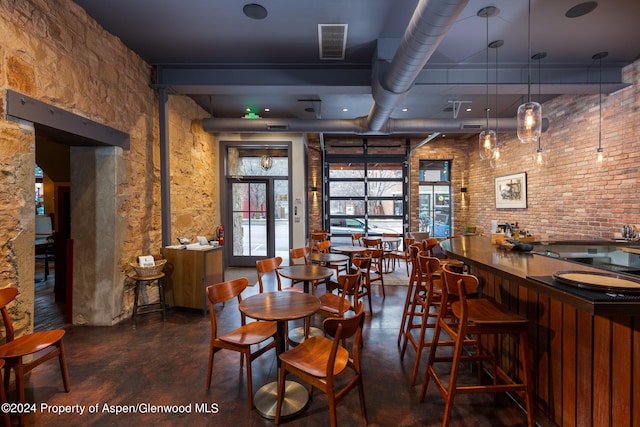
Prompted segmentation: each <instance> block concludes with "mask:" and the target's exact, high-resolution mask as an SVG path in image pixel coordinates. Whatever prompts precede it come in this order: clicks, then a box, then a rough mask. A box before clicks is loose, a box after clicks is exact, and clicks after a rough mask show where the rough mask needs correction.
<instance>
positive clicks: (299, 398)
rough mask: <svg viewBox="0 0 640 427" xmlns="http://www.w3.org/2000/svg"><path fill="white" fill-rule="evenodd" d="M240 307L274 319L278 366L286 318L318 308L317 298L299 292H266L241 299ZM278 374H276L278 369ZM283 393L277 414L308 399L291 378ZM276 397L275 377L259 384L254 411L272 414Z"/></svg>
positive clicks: (299, 406) (249, 313) (300, 406)
mask: <svg viewBox="0 0 640 427" xmlns="http://www.w3.org/2000/svg"><path fill="white" fill-rule="evenodd" d="M239 308H240V311H241V312H242V313H244V314H245V315H246V316H249V317H251V318H253V319H259V320H268V321H275V322H276V323H277V333H276V354H277V355H278V356H277V364H278V369H279V368H280V357H279V356H280V354H282V353H283V352H284V351H285V341H286V337H285V325H286V322H287V321H289V320H296V319H300V318H303V317H307V316H311V315H312V314H313V313H315V312H316V311H318V309H319V308H320V300H319V299H318V298H316V297H315V296H313V295H309V294H306V293H302V292H266V293H263V294H257V295H252V296H250V297H248V298H245V299H243V300H242V302H241V303H240V305H239ZM277 375H278V378H279V377H280V374H279V372H278V374H277ZM284 393H285V396H284V400H283V402H282V409H281V411H280V416H281V417H290V416H293V415H296V414H298V413H299V412H301V411H302V410H303V409H304V408H305V407H306V406H307V403H308V402H309V393H308V391H307V389H306V387H305V386H303V385H302V384H300V383H298V382H295V381H287V382H286V383H285V391H284ZM277 399H278V381H277V380H276V381H274V382H271V383H268V384H265V385H263V386H262V387H261V388H260V389H259V390H258V391H257V392H256V395H255V398H254V403H255V406H256V411H257V412H258V413H259V414H260V415H262V416H263V417H265V418H271V419H273V418H275V416H276V403H277Z"/></svg>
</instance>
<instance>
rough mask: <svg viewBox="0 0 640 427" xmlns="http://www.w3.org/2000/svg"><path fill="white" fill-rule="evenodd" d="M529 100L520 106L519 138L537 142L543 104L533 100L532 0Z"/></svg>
mask: <svg viewBox="0 0 640 427" xmlns="http://www.w3.org/2000/svg"><path fill="white" fill-rule="evenodd" d="M527 80H528V81H527V102H525V103H524V104H522V105H520V107H518V139H519V140H520V142H522V143H531V142H536V141H537V140H538V138H539V137H540V134H542V106H541V105H540V104H539V103H537V102H533V101H531V0H529V14H528V56H527Z"/></svg>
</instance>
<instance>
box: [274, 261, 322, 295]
mask: <svg viewBox="0 0 640 427" xmlns="http://www.w3.org/2000/svg"><path fill="white" fill-rule="evenodd" d="M278 274H280V275H281V276H282V277H286V278H287V279H291V280H302V281H303V284H304V291H305V292H306V293H309V283H310V282H311V281H312V280H323V279H328V278H329V277H331V276H332V275H333V270H332V269H330V268H328V267H320V266H318V265H303V264H300V265H290V266H286V267H280V268H278Z"/></svg>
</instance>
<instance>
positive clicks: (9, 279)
mask: <svg viewBox="0 0 640 427" xmlns="http://www.w3.org/2000/svg"><path fill="white" fill-rule="evenodd" d="M150 75H151V67H150V66H149V64H147V63H145V62H144V61H143V60H142V59H141V58H140V57H138V56H137V55H136V54H134V53H133V52H131V51H130V50H129V49H127V47H126V46H124V44H122V43H121V42H120V40H119V39H117V38H116V37H113V36H112V35H110V34H109V33H107V32H106V31H105V30H104V29H102V28H101V27H100V26H99V25H97V23H96V22H95V21H93V20H92V19H91V18H90V17H88V16H87V15H86V14H85V12H84V10H83V9H82V8H80V7H78V6H77V5H76V4H75V3H74V2H72V1H70V0H60V1H55V2H50V1H47V0H5V1H3V2H1V3H0V89H2V91H1V93H0V101H1V102H0V109H2V110H1V111H0V113H2V114H0V172H1V173H2V180H0V203H2V206H3V207H2V212H1V214H0V286H17V287H18V288H20V296H19V301H18V304H16V305H15V306H14V307H13V308H12V311H13V313H14V315H15V316H16V317H20V318H21V324H20V325H19V328H20V329H26V330H29V329H31V328H32V326H33V319H32V314H33V291H34V289H33V287H34V280H33V279H34V261H33V259H34V248H33V241H34V214H35V212H34V211H35V210H34V206H33V188H34V183H35V179H34V165H35V154H34V153H35V138H36V135H35V131H34V128H33V126H31V125H30V124H28V123H17V122H14V121H10V120H7V119H6V117H5V111H4V106H5V93H6V92H5V91H6V89H12V90H15V91H16V92H19V93H23V94H25V95H28V96H30V97H33V98H36V99H38V100H40V101H42V102H45V103H47V104H51V105H54V106H56V107H59V108H62V109H64V110H67V111H69V112H72V113H75V114H77V115H80V116H83V117H87V118H89V119H92V120H95V121H97V122H99V123H103V124H105V125H107V126H110V127H113V128H115V129H118V130H120V131H123V132H126V133H128V134H129V135H130V141H131V149H130V150H129V151H125V152H124V153H123V154H122V157H123V160H124V163H125V169H126V174H125V175H126V176H125V179H124V181H122V182H118V190H117V194H118V197H119V198H120V199H121V200H122V201H123V202H122V203H121V204H120V205H119V208H118V209H119V211H118V212H117V213H116V214H117V215H118V217H119V218H122V219H123V220H124V223H125V226H124V228H125V232H124V233H122V236H123V237H122V241H121V242H119V245H120V246H121V248H122V250H121V253H122V255H121V259H119V260H118V261H116V265H115V268H116V269H119V270H120V273H119V274H118V275H117V278H116V279H115V281H117V282H120V283H113V289H114V290H113V293H117V291H115V290H116V289H121V288H122V286H123V283H122V282H124V281H125V280H126V277H125V276H126V274H125V273H126V271H125V269H126V268H127V266H128V263H129V261H130V260H131V259H133V258H134V257H135V256H136V255H137V254H139V253H141V252H143V253H159V250H160V246H161V244H162V242H161V224H160V221H161V212H160V170H159V142H158V141H159V137H158V103H157V96H156V94H155V93H154V91H153V90H152V89H151V88H150V87H149V84H150V80H151V77H150ZM167 106H168V113H169V139H170V162H171V166H172V170H171V175H172V183H171V186H172V197H173V200H172V212H171V218H172V234H173V236H172V239H174V238H175V235H177V234H178V233H182V234H189V235H193V236H195V235H197V234H200V233H202V234H206V235H209V234H211V232H212V230H213V227H214V224H217V223H218V222H219V214H218V212H217V209H218V206H217V192H218V188H217V173H218V171H217V167H216V165H217V164H218V162H217V158H216V156H217V152H216V149H215V144H214V142H215V141H214V138H213V136H211V135H210V134H207V133H205V132H203V131H202V129H201V127H200V126H199V124H198V120H195V121H194V119H199V118H201V117H205V116H206V113H205V112H204V111H203V110H201V109H200V108H198V107H197V106H196V105H195V103H194V102H193V101H191V100H190V99H187V98H184V97H180V96H170V97H169V101H168V103H167ZM71 191H72V192H73V188H72V190H71ZM72 221H73V219H72ZM72 228H73V224H72ZM118 235H119V234H118ZM74 286H83V284H82V281H81V280H76V281H75V282H74ZM126 296H127V297H126V298H124V299H122V298H121V297H120V296H118V295H112V298H114V299H115V300H117V299H118V298H120V299H121V300H122V301H123V302H122V305H121V306H120V307H119V308H118V310H116V313H113V319H112V322H116V321H118V320H119V319H121V318H123V317H126V316H128V315H129V314H130V310H131V300H132V298H131V292H130V291H129V292H127V295H126Z"/></svg>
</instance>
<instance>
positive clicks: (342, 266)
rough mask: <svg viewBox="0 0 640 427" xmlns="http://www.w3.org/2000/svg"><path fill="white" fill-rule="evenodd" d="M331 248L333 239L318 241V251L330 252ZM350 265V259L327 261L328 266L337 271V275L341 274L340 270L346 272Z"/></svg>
mask: <svg viewBox="0 0 640 427" xmlns="http://www.w3.org/2000/svg"><path fill="white" fill-rule="evenodd" d="M330 249H331V240H324V241H322V242H319V243H318V252H320V253H329V252H330ZM348 265H349V261H334V262H329V263H327V267H329V268H332V269H334V270H335V271H336V277H337V276H338V275H339V274H340V272H346V271H347V266H348Z"/></svg>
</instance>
